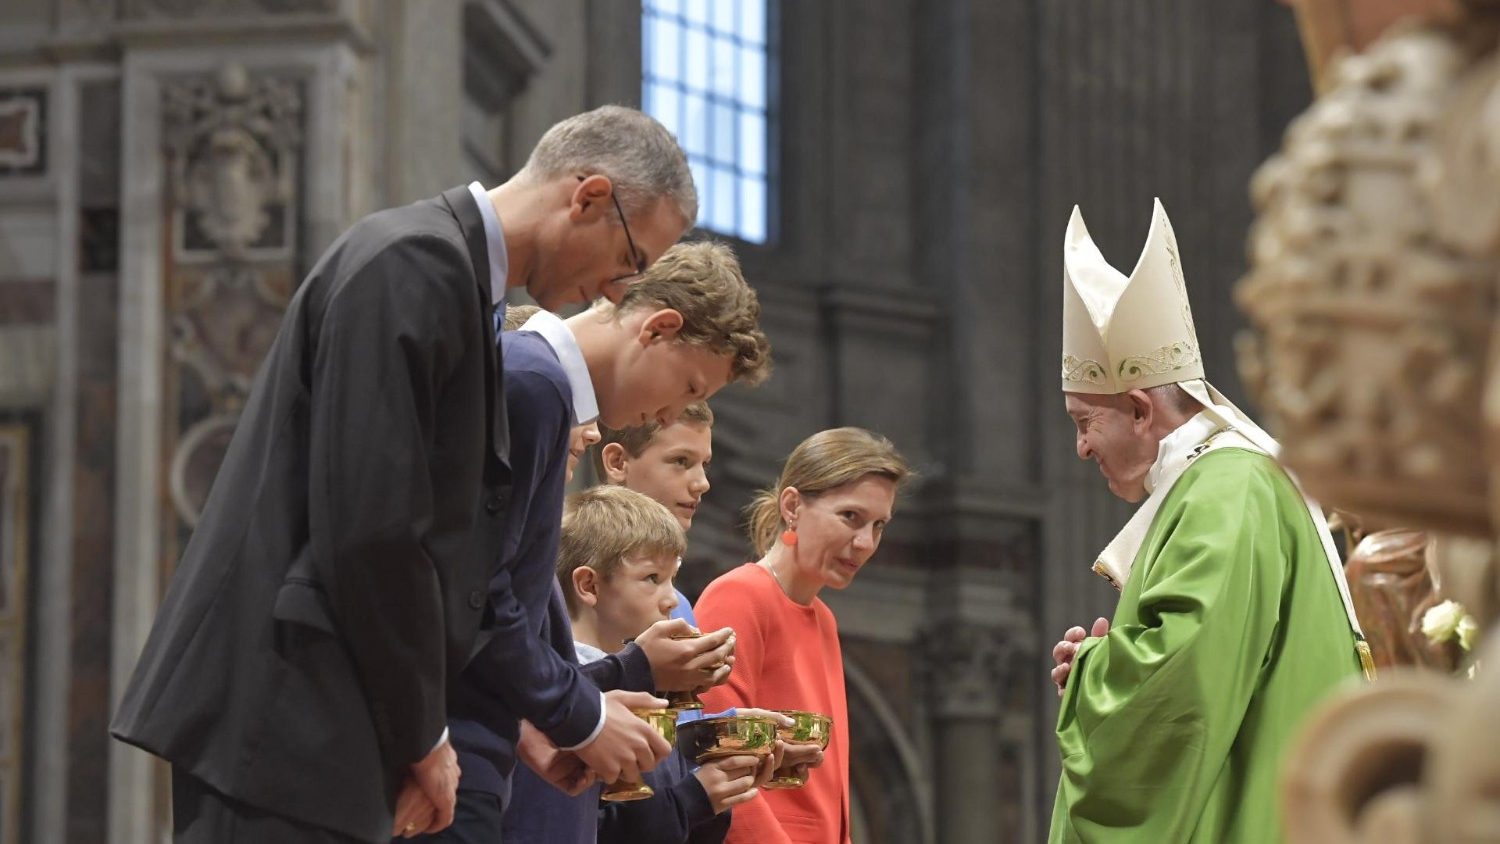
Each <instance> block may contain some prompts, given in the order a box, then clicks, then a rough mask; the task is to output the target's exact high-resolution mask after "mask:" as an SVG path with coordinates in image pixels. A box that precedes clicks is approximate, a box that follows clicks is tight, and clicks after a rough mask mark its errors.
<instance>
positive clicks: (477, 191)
mask: <svg viewBox="0 0 1500 844" xmlns="http://www.w3.org/2000/svg"><path fill="white" fill-rule="evenodd" d="M469 193H470V194H472V195H473V196H474V203H475V204H476V205H478V206H479V216H480V217H483V218H484V240H485V245H486V246H487V247H488V248H487V249H486V250H485V251H486V252H488V253H489V256H490V296H491V297H493V301H492V303H491V304H496V305H498V304H500V303H501V302H503V301H505V288H506V283H505V276H506V274H508V273H509V272H510V255H509V254H508V253H506V251H505V231H504V230H503V229H501V228H500V217H499V216H497V215H496V214H495V203H493V202H490V196H489V194H488V193H486V192H485V190H484V185H481V184H480V183H478V182H470V183H469Z"/></svg>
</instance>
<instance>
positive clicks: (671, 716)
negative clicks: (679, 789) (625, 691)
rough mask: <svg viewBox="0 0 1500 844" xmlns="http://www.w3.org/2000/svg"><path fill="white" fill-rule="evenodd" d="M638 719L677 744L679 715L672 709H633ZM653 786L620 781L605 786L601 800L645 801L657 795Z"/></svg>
mask: <svg viewBox="0 0 1500 844" xmlns="http://www.w3.org/2000/svg"><path fill="white" fill-rule="evenodd" d="M630 711H631V713H633V714H634V715H635V716H636V717H637V718H640V719H641V720H643V721H645V722H646V723H647V724H650V725H651V729H653V730H655V731H656V732H657V733H659V734H660V735H661V737H662V738H664V739H666V740H667V743H668V744H674V745H675V744H676V743H677V713H676V712H675V711H673V710H671V709H632V710H630ZM655 793H656V792H654V791H652V790H651V786H649V785H646V784H645V783H643V782H632V781H630V780H627V779H618V780H615V781H614V782H612V783H609V784H608V785H606V786H604V791H603V792H602V793H600V795H599V799H601V800H606V801H609V802H610V803H623V802H625V801H627V800H645V799H646V798H647V797H650V796H651V795H653V794H655Z"/></svg>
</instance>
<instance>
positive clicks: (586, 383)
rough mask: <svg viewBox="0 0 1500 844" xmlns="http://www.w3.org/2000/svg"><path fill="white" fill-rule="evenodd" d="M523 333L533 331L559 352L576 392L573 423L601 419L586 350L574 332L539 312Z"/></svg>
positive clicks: (560, 360)
mask: <svg viewBox="0 0 1500 844" xmlns="http://www.w3.org/2000/svg"><path fill="white" fill-rule="evenodd" d="M520 330H521V331H534V332H536V333H537V334H540V335H542V339H543V340H546V341H547V345H549V346H551V347H552V351H554V352H556V353H557V360H558V363H561V364H562V368H563V372H564V373H565V374H566V375H567V376H568V386H569V387H570V388H571V389H572V391H573V424H574V425H586V424H588V423H589V422H592V421H594V420H595V419H598V418H599V401H598V399H597V398H596V397H595V396H594V382H593V380H592V379H591V378H589V367H588V364H587V363H585V362H584V360H583V350H582V349H580V348H578V340H577V339H576V338H574V337H573V329H571V328H569V327H568V324H567V323H565V322H563V321H562V320H561V319H559V318H558V317H557V315H556V314H553V313H549V312H547V311H537V312H536V313H535V314H534V315H533V316H532V317H531V319H528V320H526V324H525V325H523V326H521V328H520Z"/></svg>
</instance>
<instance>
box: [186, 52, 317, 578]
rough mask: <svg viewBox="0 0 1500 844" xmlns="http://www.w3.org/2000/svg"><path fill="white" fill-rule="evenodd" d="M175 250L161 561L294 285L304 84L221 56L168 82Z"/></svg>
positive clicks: (206, 484)
mask: <svg viewBox="0 0 1500 844" xmlns="http://www.w3.org/2000/svg"><path fill="white" fill-rule="evenodd" d="M162 97H163V119H164V125H163V139H164V144H163V146H164V154H165V155H166V157H167V161H168V167H167V172H168V173H169V184H168V197H169V202H168V208H167V222H168V227H169V231H170V233H171V243H172V253H171V255H172V260H171V261H170V262H169V263H168V269H167V279H166V291H167V296H166V309H167V313H166V325H167V326H168V329H169V332H170V334H169V337H168V341H167V359H168V367H167V375H166V378H167V385H168V390H167V394H168V396H169V397H170V402H171V404H170V405H169V407H170V411H169V412H168V413H167V414H166V415H165V419H164V425H165V426H166V427H165V430H164V431H163V437H164V440H165V444H166V448H165V453H166V454H168V455H169V462H168V465H167V467H166V469H167V471H166V485H167V489H166V493H167V498H168V500H169V501H171V503H172V505H173V507H172V509H173V513H172V514H171V515H170V516H169V518H168V523H167V524H166V525H164V540H165V541H164V549H163V559H164V560H172V559H175V558H176V557H177V548H178V546H179V543H180V542H181V541H182V540H185V538H186V536H187V532H188V531H190V530H191V529H192V528H193V527H194V526H195V525H196V524H197V521H198V517H199V514H200V512H201V509H202V506H203V502H204V501H205V500H206V498H207V496H208V491H209V488H210V487H211V486H212V484H213V479H214V475H215V474H216V473H217V471H218V467H219V464H220V462H221V461H222V459H223V456H224V453H225V451H226V449H227V448H228V445H229V440H230V438H231V437H232V436H233V434H234V427H235V423H236V421H237V420H238V418H239V412H240V409H241V407H243V404H244V400H245V397H246V396H247V395H248V393H249V391H250V384H251V381H252V379H253V378H254V376H255V372H256V370H257V368H258V367H259V366H260V362H261V359H262V358H263V357H264V355H265V353H266V351H267V349H269V348H270V346H271V342H272V341H273V340H274V339H275V336H276V331H277V329H278V327H279V325H280V322H281V315H282V313H283V312H284V311H285V309H286V304H287V302H288V301H290V299H291V295H292V292H293V289H294V287H295V285H296V278H297V267H296V260H295V259H296V242H297V237H296V232H297V225H298V189H299V172H300V166H299V164H300V155H301V149H302V125H303V123H302V121H303V95H302V83H301V81H300V80H298V79H296V78H292V77H287V76H282V75H278V74H272V73H259V74H251V73H249V72H247V71H246V69H245V68H243V67H241V66H238V65H233V64H230V65H226V66H224V67H223V68H221V69H220V70H219V72H218V73H217V74H215V75H214V76H211V77H208V76H199V77H192V78H187V79H182V80H177V81H175V82H173V83H172V84H168V85H166V86H164V87H163V93H162Z"/></svg>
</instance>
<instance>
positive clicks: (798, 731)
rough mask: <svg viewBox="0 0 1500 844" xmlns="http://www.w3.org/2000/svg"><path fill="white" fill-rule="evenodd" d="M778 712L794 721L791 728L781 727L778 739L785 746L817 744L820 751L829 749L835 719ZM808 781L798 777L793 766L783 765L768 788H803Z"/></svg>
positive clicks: (812, 713)
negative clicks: (829, 738) (829, 739)
mask: <svg viewBox="0 0 1500 844" xmlns="http://www.w3.org/2000/svg"><path fill="white" fill-rule="evenodd" d="M776 711H777V712H779V713H781V714H782V715H785V716H786V717H788V718H790V719H792V725H791V726H790V727H779V728H777V730H776V737H777V738H779V739H781V741H782V743H783V744H816V745H817V746H818V748H819V749H820V750H827V749H828V736H829V735H830V734H831V733H832V732H833V719H832V718H830V717H828V716H827V715H820V714H818V713H816V712H802V711H800V710H796V709H778V710H776ZM806 784H807V780H805V779H803V778H802V777H799V776H797V775H796V773H795V772H794V771H793V766H791V765H782V766H781V767H780V768H777V769H776V773H775V774H773V775H772V776H771V781H770V782H768V783H766V784H765V787H766V788H801V787H802V786H804V785H806Z"/></svg>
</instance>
